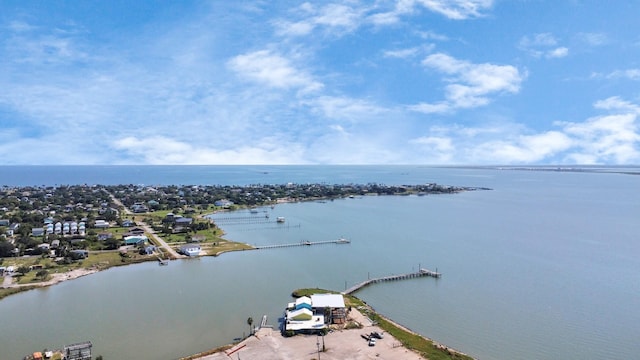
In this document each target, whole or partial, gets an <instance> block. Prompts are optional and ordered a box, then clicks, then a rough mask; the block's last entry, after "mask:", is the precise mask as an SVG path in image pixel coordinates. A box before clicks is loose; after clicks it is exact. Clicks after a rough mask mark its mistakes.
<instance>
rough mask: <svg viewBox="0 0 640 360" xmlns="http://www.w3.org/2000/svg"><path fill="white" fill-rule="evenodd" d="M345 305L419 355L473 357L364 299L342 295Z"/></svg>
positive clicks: (441, 359)
mask: <svg viewBox="0 0 640 360" xmlns="http://www.w3.org/2000/svg"><path fill="white" fill-rule="evenodd" d="M323 293H330V294H340V292H337V291H331V290H326V289H318V288H304V289H297V290H295V291H293V292H292V294H291V296H293V297H300V296H310V295H312V294H323ZM344 298H345V305H346V306H347V307H349V306H351V307H355V308H357V309H358V310H359V311H360V312H361V313H362V314H363V315H365V316H367V317H368V318H369V319H371V320H372V321H373V322H374V323H376V324H377V325H378V326H379V327H380V328H382V329H383V330H384V331H385V332H387V333H389V335H391V336H393V337H394V338H396V339H397V340H398V341H400V343H402V346H404V347H405V348H407V349H409V350H411V351H415V352H417V353H419V354H420V355H421V356H423V357H425V358H427V359H430V360H431V359H432V360H451V359H455V360H473V359H474V358H473V357H471V356H469V355H467V354H465V353H463V352H461V351H458V350H455V349H453V348H450V347H448V346H445V345H442V344H440V343H438V342H436V341H434V340H432V339H430V338H428V337H425V336H422V335H420V334H418V333H416V332H414V331H411V330H410V329H408V328H407V327H405V326H402V325H400V324H398V323H396V322H394V321H393V320H391V319H389V318H387V317H385V316H383V315H381V314H379V313H377V312H376V311H375V310H374V309H373V308H372V307H371V306H369V305H368V304H367V303H366V302H365V301H363V300H361V299H360V298H358V297H356V296H354V295H344Z"/></svg>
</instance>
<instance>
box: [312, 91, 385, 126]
mask: <svg viewBox="0 0 640 360" xmlns="http://www.w3.org/2000/svg"><path fill="white" fill-rule="evenodd" d="M303 104H305V105H307V106H309V107H311V108H312V111H313V112H315V113H319V114H321V115H322V117H324V118H327V119H332V120H344V121H349V122H361V121H366V120H367V119H369V118H371V117H372V116H378V115H380V114H384V113H386V112H388V111H389V110H388V109H385V108H383V107H381V106H379V105H376V104H374V103H370V102H368V101H366V100H362V99H353V98H349V97H336V96H320V97H317V98H315V99H310V100H305V101H303Z"/></svg>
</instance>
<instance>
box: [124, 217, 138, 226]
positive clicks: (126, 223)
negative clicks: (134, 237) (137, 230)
mask: <svg viewBox="0 0 640 360" xmlns="http://www.w3.org/2000/svg"><path fill="white" fill-rule="evenodd" d="M132 226H136V222H135V221H133V220H128V219H127V220H124V221H123V222H122V227H132Z"/></svg>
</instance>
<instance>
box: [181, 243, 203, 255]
mask: <svg viewBox="0 0 640 360" xmlns="http://www.w3.org/2000/svg"><path fill="white" fill-rule="evenodd" d="M200 250H201V248H200V244H185V245H182V246H181V247H180V252H181V253H183V254H185V255H187V256H198V255H200Z"/></svg>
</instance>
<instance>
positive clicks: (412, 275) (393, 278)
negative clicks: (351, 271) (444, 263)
mask: <svg viewBox="0 0 640 360" xmlns="http://www.w3.org/2000/svg"><path fill="white" fill-rule="evenodd" d="M423 276H428V277H433V278H436V279H438V278H440V277H441V276H442V274H441V273H439V272H436V271H432V270H429V269H423V268H420V270H419V271H417V272H413V273H407V274H399V275H391V276H383V277H379V278H373V279H369V280H366V281H363V282H361V283H359V284H357V285H354V286H352V287H350V288H348V289H346V290H345V291H343V292H342V293H343V294H344V295H350V294H353V293H354V292H356V291H358V290H360V289H362V288H363V287H365V286H369V285H371V284H375V283H379V282H384V281H396V280H406V279H413V278H417V277H423Z"/></svg>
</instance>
